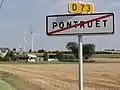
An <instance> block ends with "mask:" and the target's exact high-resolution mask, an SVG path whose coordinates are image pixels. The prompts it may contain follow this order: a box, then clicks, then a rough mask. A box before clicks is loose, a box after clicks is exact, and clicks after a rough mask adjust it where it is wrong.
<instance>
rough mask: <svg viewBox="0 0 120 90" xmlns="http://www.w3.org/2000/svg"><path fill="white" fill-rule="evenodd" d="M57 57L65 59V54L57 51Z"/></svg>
mask: <svg viewBox="0 0 120 90" xmlns="http://www.w3.org/2000/svg"><path fill="white" fill-rule="evenodd" d="M57 58H58V60H62V59H65V56H64V54H63V53H62V52H57Z"/></svg>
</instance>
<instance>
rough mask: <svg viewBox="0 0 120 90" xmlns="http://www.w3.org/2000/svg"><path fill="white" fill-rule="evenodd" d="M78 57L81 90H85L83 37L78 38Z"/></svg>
mask: <svg viewBox="0 0 120 90" xmlns="http://www.w3.org/2000/svg"><path fill="white" fill-rule="evenodd" d="M78 45H79V48H78V57H79V68H78V70H79V90H83V48H82V35H79V36H78Z"/></svg>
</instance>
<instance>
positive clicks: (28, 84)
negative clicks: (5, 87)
mask: <svg viewBox="0 0 120 90" xmlns="http://www.w3.org/2000/svg"><path fill="white" fill-rule="evenodd" d="M119 69H120V63H85V64H84V90H120V71H119ZM77 70H78V65H77V64H42V65H41V64H40V65H21V64H18V65H17V64H14V65H13V64H0V72H3V71H5V72H8V73H12V74H13V75H12V76H11V77H10V78H11V79H13V81H14V82H15V83H14V84H15V86H14V84H12V83H13V81H12V83H10V81H11V79H10V80H7V79H5V77H3V78H4V80H5V81H6V82H7V83H9V84H12V86H13V87H15V88H16V90H78V72H77ZM14 75H16V76H17V78H14V77H16V76H14ZM18 77H19V78H18ZM7 78H8V77H7Z"/></svg>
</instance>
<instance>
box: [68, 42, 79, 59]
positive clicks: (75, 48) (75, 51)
mask: <svg viewBox="0 0 120 90" xmlns="http://www.w3.org/2000/svg"><path fill="white" fill-rule="evenodd" d="M66 48H67V49H68V50H71V52H72V54H73V55H74V56H75V57H77V58H78V44H77V43H76V42H68V43H67V45H66Z"/></svg>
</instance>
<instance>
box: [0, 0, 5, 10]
mask: <svg viewBox="0 0 120 90" xmlns="http://www.w3.org/2000/svg"><path fill="white" fill-rule="evenodd" d="M3 2H4V0H2V1H1V3H0V9H1V8H2V6H3Z"/></svg>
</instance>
